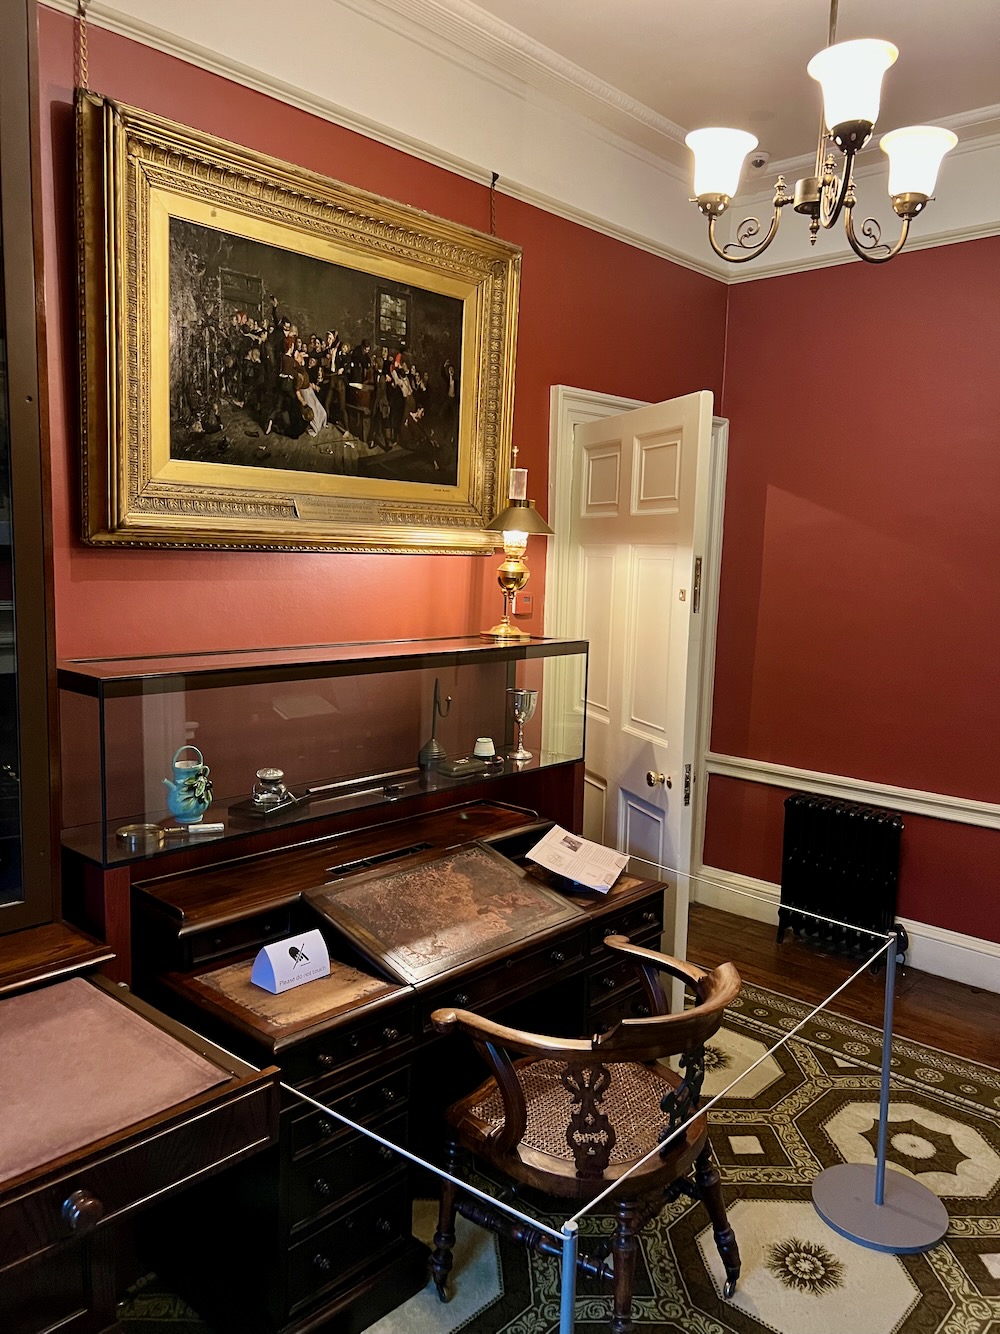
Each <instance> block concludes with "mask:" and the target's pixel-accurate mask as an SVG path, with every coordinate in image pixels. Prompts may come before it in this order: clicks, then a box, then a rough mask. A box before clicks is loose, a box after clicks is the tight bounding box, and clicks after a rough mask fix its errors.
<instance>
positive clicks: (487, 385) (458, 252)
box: [77, 92, 521, 553]
mask: <svg viewBox="0 0 1000 1334" xmlns="http://www.w3.org/2000/svg"><path fill="white" fill-rule="evenodd" d="M77 148H78V158H79V170H78V179H79V184H78V190H79V194H78V234H79V242H80V280H81V283H80V293H81V295H80V328H81V376H82V393H81V405H82V413H81V415H82V437H83V539H84V541H85V542H88V543H91V544H93V545H100V546H107V545H112V546H142V547H161V546H167V547H209V548H222V549H226V548H234V549H251V550H256V549H267V548H278V549H284V550H292V551H371V552H375V551H386V552H399V551H421V552H439V553H484V552H490V551H492V550H493V549H494V538H493V535H490V534H487V533H485V532H484V531H483V528H484V525H485V524H486V523H487V522H488V521H489V520H490V519H491V518H492V517H493V515H494V514H495V513H496V511H497V509H498V507H499V506H500V505H502V504H503V503H504V495H505V491H504V490H503V489H502V487H501V481H500V479H501V478H505V477H506V469H507V467H508V466H509V456H510V436H511V417H512V410H513V396H514V354H515V341H516V334H517V302H518V290H519V283H520V265H521V255H520V250H519V249H518V247H516V246H513V245H510V244H509V243H507V242H505V241H501V240H499V239H498V238H496V237H494V236H487V235H484V234H482V233H479V232H475V231H472V230H470V229H469V228H467V227H463V226H460V225H458V224H457V223H453V222H449V221H446V220H445V219H442V218H436V217H433V216H431V215H430V214H427V213H421V212H418V211H416V210H414V209H411V208H408V207H407V206H405V205H403V204H397V203H393V202H391V201H389V200H386V199H382V198H380V197H378V196H376V195H372V194H367V193H365V192H362V191H360V190H356V189H354V188H352V187H350V186H346V185H343V184H340V183H338V182H336V181H332V180H329V179H327V178H325V177H322V176H319V175H317V174H315V173H313V172H309V171H306V170H304V169H302V168H300V167H296V166H291V165H289V164H287V163H284V162H280V161H277V160H276V159H273V158H269V157H263V156H261V155H259V154H257V153H253V152H251V151H249V150H247V149H245V148H241V147H239V146H237V145H234V144H229V143H224V142H220V141H218V140H216V139H213V138H211V137H210V136H208V135H205V134H202V133H200V132H199V131H196V130H192V129H188V128H186V127H184V126H181V125H176V124H174V123H172V122H170V121H167V120H164V119H162V118H160V117H158V116H154V115H151V114H149V113H147V112H144V111H141V110H138V109H136V108H133V107H127V106H123V105H120V104H116V103H114V102H111V101H108V100H107V99H104V98H102V97H99V96H96V95H94V94H92V93H89V92H81V93H78V96H77ZM174 216H177V217H180V218H183V219H186V218H191V217H195V218H203V217H206V216H208V217H211V218H213V219H214V218H216V217H218V218H219V219H220V220H221V224H222V229H223V230H225V231H226V232H227V233H230V234H232V235H236V236H240V235H244V236H246V237H250V238H251V239H253V240H263V241H264V243H265V244H269V245H274V246H277V247H279V248H281V249H283V250H287V251H292V252H296V253H298V254H303V255H309V256H313V257H316V258H323V259H328V260H329V261H330V262H332V263H336V264H338V265H342V266H347V267H348V268H353V269H357V270H359V271H361V272H362V273H365V274H373V275H376V276H381V277H388V278H389V279H391V280H394V281H396V282H402V283H407V284H412V285H413V287H415V288H417V289H420V290H422V291H425V292H429V293H437V294H441V295H444V296H451V297H457V298H458V299H459V300H460V301H461V302H462V321H461V323H462V333H461V340H462V364H461V377H462V379H461V384H462V393H461V397H460V414H459V434H458V458H457V466H456V469H455V471H456V484H455V485H428V484H427V483H424V482H415V481H403V480H398V481H396V480H382V479H378V478H373V477H361V476H354V477H349V476H339V475H330V474H321V473H316V474H312V473H307V472H305V471H291V470H287V471H284V470H281V469H266V468H260V467H243V466H233V465H231V464H228V463H225V464H219V463H212V462H192V461H184V460H181V459H178V458H176V457H174V458H172V457H171V451H170V394H169V371H168V367H167V365H166V362H167V361H168V357H169V351H168V334H169V330H168V327H167V326H168V300H169V288H168V282H169V278H168V268H169V266H168V263H167V258H168V257H167V253H166V245H167V241H166V239H165V238H166V236H167V231H168V227H169V222H168V221H165V220H169V219H170V218H172V217H174Z"/></svg>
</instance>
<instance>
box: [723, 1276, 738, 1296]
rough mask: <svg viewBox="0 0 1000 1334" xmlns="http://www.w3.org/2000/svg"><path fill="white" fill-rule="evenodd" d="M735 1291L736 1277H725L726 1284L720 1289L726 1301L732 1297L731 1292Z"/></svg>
mask: <svg viewBox="0 0 1000 1334" xmlns="http://www.w3.org/2000/svg"><path fill="white" fill-rule="evenodd" d="M735 1291H736V1279H735V1278H727V1279H726V1286H725V1287H724V1288H723V1289H722V1295H723V1297H725V1298H726V1300H727V1301H728V1300H729V1298H730V1297H732V1295H733V1293H734V1292H735Z"/></svg>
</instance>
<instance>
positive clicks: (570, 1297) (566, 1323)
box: [559, 1219, 579, 1334]
mask: <svg viewBox="0 0 1000 1334" xmlns="http://www.w3.org/2000/svg"><path fill="white" fill-rule="evenodd" d="M578 1232H579V1229H578V1227H577V1225H576V1223H574V1222H573V1220H572V1219H569V1221H568V1222H566V1223H564V1224H563V1226H562V1248H563V1249H562V1289H561V1298H560V1302H559V1334H573V1311H574V1308H575V1306H576V1252H577V1245H578V1241H579V1238H578V1235H577V1234H578Z"/></svg>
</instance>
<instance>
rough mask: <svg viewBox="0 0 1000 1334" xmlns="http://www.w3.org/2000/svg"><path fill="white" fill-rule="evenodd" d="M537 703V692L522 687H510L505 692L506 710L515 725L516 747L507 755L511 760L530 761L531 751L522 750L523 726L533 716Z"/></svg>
mask: <svg viewBox="0 0 1000 1334" xmlns="http://www.w3.org/2000/svg"><path fill="white" fill-rule="evenodd" d="M537 703H538V691H537V690H525V689H524V688H523V687H522V686H510V687H508V690H507V708H508V709H509V710H510V712H511V713H512V714H513V716H514V721H515V723H517V746H516V747H515V749H514V750H511V751H508V752H507V754H508V756H509V757H510V759H512V760H530V759H531V751H530V750H525V749H524V724H525V723H529V722H531V720H532V718H533V717H534V716H535V705H536V704H537Z"/></svg>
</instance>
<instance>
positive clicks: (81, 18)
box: [76, 0, 90, 92]
mask: <svg viewBox="0 0 1000 1334" xmlns="http://www.w3.org/2000/svg"><path fill="white" fill-rule="evenodd" d="M89 3H90V0H76V86H77V87H78V88H82V89H83V91H84V92H88V91H89V89H90V70H89V68H88V65H87V5H88V4H89Z"/></svg>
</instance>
